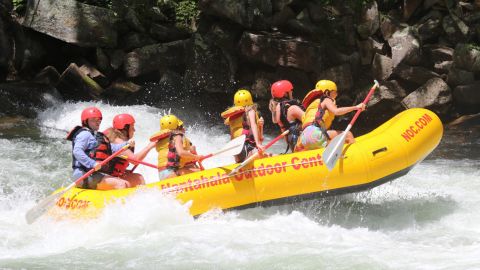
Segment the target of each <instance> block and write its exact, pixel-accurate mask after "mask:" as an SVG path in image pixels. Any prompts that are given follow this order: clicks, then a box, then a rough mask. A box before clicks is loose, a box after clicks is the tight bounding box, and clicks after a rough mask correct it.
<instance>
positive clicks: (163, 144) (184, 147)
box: [150, 114, 201, 180]
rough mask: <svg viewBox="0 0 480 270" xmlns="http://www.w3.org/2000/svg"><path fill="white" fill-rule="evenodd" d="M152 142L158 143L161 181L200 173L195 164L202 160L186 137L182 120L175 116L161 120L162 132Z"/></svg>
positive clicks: (164, 117) (156, 134)
mask: <svg viewBox="0 0 480 270" xmlns="http://www.w3.org/2000/svg"><path fill="white" fill-rule="evenodd" d="M150 141H156V142H157V143H156V146H155V148H156V150H157V152H158V167H159V173H158V176H159V180H163V179H167V178H170V177H174V176H178V175H183V174H187V173H191V172H196V171H199V169H198V168H196V167H195V166H194V165H193V163H194V162H195V161H198V160H200V159H201V156H199V155H197V154H196V151H195V147H194V146H193V145H192V144H191V142H190V140H188V139H187V138H186V137H185V129H184V127H183V122H182V120H180V119H178V118H177V117H176V116H175V115H173V114H169V115H165V116H163V117H162V118H161V119H160V131H159V132H157V133H155V134H154V135H153V136H152V137H151V138H150Z"/></svg>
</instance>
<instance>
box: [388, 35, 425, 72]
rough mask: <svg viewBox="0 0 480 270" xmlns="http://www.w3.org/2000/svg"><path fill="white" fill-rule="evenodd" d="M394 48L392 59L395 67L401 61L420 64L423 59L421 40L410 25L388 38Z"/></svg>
mask: <svg viewBox="0 0 480 270" xmlns="http://www.w3.org/2000/svg"><path fill="white" fill-rule="evenodd" d="M388 44H389V45H390V47H391V48H392V61H393V67H394V68H395V67H396V66H397V65H398V64H400V63H405V64H410V65H418V64H419V63H420V61H421V50H420V41H419V40H418V39H417V38H416V37H415V34H414V31H413V30H412V29H411V28H410V27H406V28H404V29H402V30H399V31H396V32H395V33H393V35H392V37H391V38H390V39H389V40H388Z"/></svg>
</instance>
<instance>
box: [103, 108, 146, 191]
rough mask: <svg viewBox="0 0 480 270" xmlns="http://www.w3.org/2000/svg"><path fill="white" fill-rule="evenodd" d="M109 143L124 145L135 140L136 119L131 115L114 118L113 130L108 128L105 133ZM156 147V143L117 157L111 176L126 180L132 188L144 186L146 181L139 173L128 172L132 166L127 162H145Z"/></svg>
mask: <svg viewBox="0 0 480 270" xmlns="http://www.w3.org/2000/svg"><path fill="white" fill-rule="evenodd" d="M103 133H104V134H105V135H106V136H107V138H108V139H109V141H110V142H111V143H114V144H122V143H125V142H128V140H130V139H132V138H133V135H134V134H135V118H133V116H132V115H130V114H126V113H124V114H118V115H116V116H115V117H114V118H113V124H112V127H111V128H108V129H107V130H106V131H104V132H103ZM154 147H155V142H150V143H149V144H148V145H147V146H146V147H145V148H143V149H142V150H141V151H139V152H138V153H135V154H134V153H133V152H134V149H133V147H130V148H129V149H128V150H126V151H125V152H123V156H121V157H116V158H114V159H112V161H111V162H110V171H109V175H111V176H113V177H118V178H121V179H123V180H126V181H128V182H129V183H130V187H135V186H137V185H144V184H145V179H144V178H143V176H142V175H141V174H139V173H133V172H130V171H127V167H128V165H129V164H130V163H129V162H128V160H127V158H128V159H134V160H143V159H144V158H145V157H146V156H147V154H148V152H149V151H150V150H152V149H153V148H154Z"/></svg>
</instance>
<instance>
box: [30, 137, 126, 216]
mask: <svg viewBox="0 0 480 270" xmlns="http://www.w3.org/2000/svg"><path fill="white" fill-rule="evenodd" d="M128 147H129V145H128V144H127V145H125V146H124V147H122V148H121V149H120V150H118V151H117V152H115V153H113V154H112V155H111V156H109V157H108V158H106V159H105V160H103V161H102V162H100V165H101V166H103V165H105V164H107V163H108V162H109V161H110V160H112V159H113V158H115V157H116V156H118V155H120V154H121V153H122V152H123V151H125V150H127V149H128ZM94 172H95V168H92V169H91V170H89V171H88V172H86V173H85V174H84V175H83V176H82V177H80V178H78V179H77V180H75V182H73V183H71V184H70V185H69V186H68V187H66V188H65V189H63V190H62V191H60V192H58V193H55V194H52V195H50V196H48V197H46V198H45V199H43V200H42V201H41V202H39V203H38V204H37V205H36V206H34V207H33V208H31V209H30V210H28V212H27V214H26V215H25V219H26V220H27V223H28V224H32V223H33V222H35V220H37V218H39V217H40V216H42V215H43V214H44V213H45V212H47V210H48V209H49V208H50V207H52V206H53V205H54V204H55V203H56V201H57V199H58V198H60V197H61V196H62V195H63V194H65V193H66V192H67V191H69V190H70V189H72V188H73V187H75V186H76V185H77V184H80V183H81V182H82V181H83V180H85V179H86V178H87V177H88V176H90V175H91V174H92V173H94Z"/></svg>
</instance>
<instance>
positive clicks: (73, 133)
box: [65, 126, 95, 172]
mask: <svg viewBox="0 0 480 270" xmlns="http://www.w3.org/2000/svg"><path fill="white" fill-rule="evenodd" d="M82 131H88V132H90V134H92V136H95V132H94V131H93V130H91V129H89V128H86V127H82V126H75V127H74V128H73V129H72V130H70V132H68V134H67V137H66V138H65V139H66V140H68V141H71V142H72V169H77V168H78V169H80V170H82V171H84V172H87V171H88V170H89V168H87V167H85V166H83V165H82V164H80V165H75V161H76V158H75V156H74V155H73V148H74V147H75V138H76V137H77V136H78V134H80V132H82ZM93 150H94V149H86V151H85V153H86V154H87V155H88V156H90V152H92V151H93Z"/></svg>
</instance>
